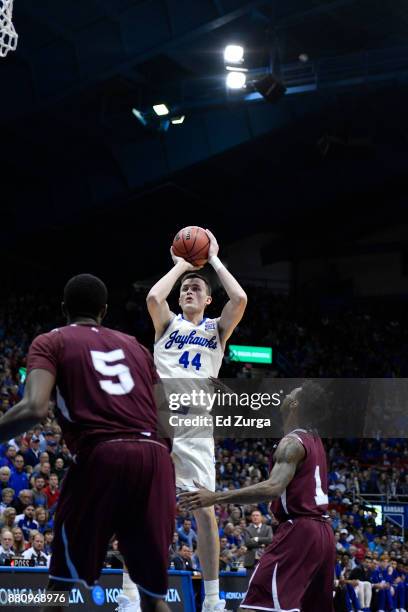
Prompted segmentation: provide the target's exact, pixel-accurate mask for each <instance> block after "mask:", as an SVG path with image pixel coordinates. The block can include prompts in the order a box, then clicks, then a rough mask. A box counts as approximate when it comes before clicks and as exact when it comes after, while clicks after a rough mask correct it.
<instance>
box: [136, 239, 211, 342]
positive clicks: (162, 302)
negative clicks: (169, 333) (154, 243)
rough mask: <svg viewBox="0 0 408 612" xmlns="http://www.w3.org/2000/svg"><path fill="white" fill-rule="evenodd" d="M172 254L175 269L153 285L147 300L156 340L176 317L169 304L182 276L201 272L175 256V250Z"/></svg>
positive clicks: (171, 251) (171, 250)
mask: <svg viewBox="0 0 408 612" xmlns="http://www.w3.org/2000/svg"><path fill="white" fill-rule="evenodd" d="M170 253H171V257H172V259H173V262H174V267H173V268H172V269H171V270H170V271H169V272H167V274H165V275H164V276H163V277H162V278H161V279H160V280H159V281H157V283H156V284H155V285H153V287H152V288H151V289H150V291H149V293H148V294H147V298H146V302H147V310H148V311H149V315H150V317H151V319H152V321H153V325H154V331H155V336H156V340H158V339H159V338H161V336H162V335H163V334H164V332H165V330H166V328H167V326H168V325H169V323H170V321H171V320H172V318H173V317H174V313H172V312H171V310H170V308H169V305H168V303H167V298H168V296H169V293H170V291H171V290H172V289H173V287H174V285H175V284H176V282H177V281H178V279H179V278H180V276H182V275H183V274H186V273H187V272H193V271H194V270H200V268H196V267H194V266H193V265H192V264H190V263H188V261H186V260H185V259H183V258H182V257H177V256H176V255H174V253H173V248H171V249H170Z"/></svg>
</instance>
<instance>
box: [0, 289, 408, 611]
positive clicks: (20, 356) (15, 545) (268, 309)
mask: <svg viewBox="0 0 408 612" xmlns="http://www.w3.org/2000/svg"><path fill="white" fill-rule="evenodd" d="M248 293H249V301H248V311H247V314H246V316H245V319H244V321H243V322H242V323H241V324H240V326H239V328H238V329H237V331H236V335H235V337H234V339H235V340H237V341H238V340H239V342H240V343H242V344H251V345H255V344H263V345H267V346H273V348H274V355H278V354H279V355H280V356H281V362H280V363H274V364H273V366H272V368H269V370H267V373H268V375H272V376H285V375H291V374H292V373H295V374H296V376H314V377H317V376H322V377H325V376H331V377H337V376H338V377H340V376H342V377H346V376H350V377H357V376H358V377H364V376H367V377H368V376H372V377H402V376H405V369H406V368H407V363H408V359H407V357H408V354H407V353H408V336H407V333H408V332H407V331H406V330H407V329H408V327H407V325H406V324H405V323H406V322H405V318H406V314H405V313H404V309H403V308H401V310H400V311H398V312H397V311H396V310H395V309H394V308H393V309H391V310H388V311H387V309H386V308H384V307H382V308H380V307H379V308H377V309H372V310H367V309H364V308H363V306H362V305H358V306H355V307H354V309H352V308H349V309H342V310H340V311H336V310H335V309H334V310H333V309H328V310H327V311H322V310H321V309H317V307H313V308H312V307H310V308H309V309H308V310H306V309H305V308H303V309H300V308H299V306H295V305H294V304H293V303H292V302H291V301H290V300H289V299H288V298H284V297H274V296H271V295H270V294H269V293H268V292H267V291H266V290H259V289H250V290H249V291H248ZM217 300H219V296H218V295H217V293H216V294H215V303H216V306H215V309H216V308H217ZM113 311H114V313H115V309H113ZM57 312H58V305H57V302H56V301H52V300H49V299H44V298H43V297H42V296H38V297H36V298H34V297H33V296H25V297H24V298H18V297H11V298H9V300H8V302H7V303H6V304H5V306H3V307H2V309H0V414H1V413H4V412H6V411H7V410H8V409H9V408H10V407H11V406H12V405H14V404H15V403H16V402H17V401H18V400H19V398H20V397H21V396H22V393H23V389H24V376H25V373H24V369H22V368H24V366H25V356H26V353H27V349H28V346H29V344H30V342H31V340H32V339H33V338H34V337H35V336H36V335H37V334H38V333H41V332H42V331H48V330H50V329H52V328H53V327H55V326H56V325H58V324H62V323H63V321H62V319H61V318H59V316H58V315H57V314H56V313H57ZM118 312H119V310H117V311H116V313H115V315H110V316H111V317H112V318H111V319H108V320H107V321H106V324H107V325H110V326H112V327H114V326H116V321H118V324H117V327H119V328H122V329H125V331H128V332H131V333H134V334H135V335H136V336H137V337H138V338H139V339H140V340H141V341H143V342H144V343H145V344H146V345H148V346H151V343H152V330H151V327H150V324H149V320H148V317H147V314H146V312H145V305H144V292H134V293H133V294H132V295H131V296H128V298H127V301H126V308H125V309H124V311H123V312H122V313H119V315H118V316H117V313H118ZM387 312H392V316H387ZM210 316H211V313H210ZM113 317H116V318H113ZM112 320H114V321H115V324H113V322H112ZM254 321H256V325H255V324H254ZM224 371H225V373H226V375H228V376H236V375H242V365H241V366H240V367H239V368H237V366H236V365H235V364H231V363H228V360H227V362H226V363H225V365H224ZM244 375H248V376H251V371H250V368H248V369H247V370H246V371H245V369H244ZM55 415H56V408H55V405H54V403H53V402H50V406H49V412H48V416H47V418H46V419H45V420H44V421H43V422H42V424H41V425H39V426H38V427H36V428H35V429H34V430H32V431H30V432H26V434H25V435H23V436H19V437H18V438H15V439H14V440H11V441H9V443H8V444H5V445H3V446H1V447H0V495H1V499H0V530H1V541H0V564H7V562H8V560H10V558H11V557H12V556H13V555H14V556H23V557H24V558H29V559H30V560H32V563H33V564H35V565H46V566H47V565H49V559H50V554H51V545H52V539H53V531H52V529H53V520H54V515H55V508H56V503H57V501H58V496H59V490H60V487H61V482H62V480H63V478H64V474H65V473H66V470H67V468H68V467H69V465H70V463H71V462H72V457H71V455H70V452H69V449H68V448H67V446H66V445H65V444H64V441H63V440H62V438H61V429H60V427H59V425H58V423H57V421H56V418H55ZM272 444H273V441H272V440H267V439H257V440H255V439H254V440H233V439H227V440H218V441H217V444H216V449H217V455H216V469H217V486H218V487H219V488H221V489H225V488H237V487H242V486H247V485H250V484H255V483H257V482H259V481H260V480H262V479H264V478H266V477H267V475H268V465H269V458H270V451H271V448H272ZM325 444H326V448H327V453H328V458H329V466H330V473H329V502H330V505H329V511H330V517H331V522H332V527H333V530H334V533H335V539H336V548H337V553H338V554H337V564H336V569H335V572H336V585H337V592H336V602H337V603H336V605H338V606H340V607H338V610H344V609H347V610H363V609H369V608H370V605H371V606H374V607H372V609H373V610H388V609H389V610H394V609H398V610H405V608H406V605H405V594H406V588H407V587H406V584H407V579H406V576H408V543H407V542H406V541H405V540H404V537H403V532H402V530H401V528H400V527H399V526H398V525H396V524H394V523H391V522H389V521H387V520H383V519H382V517H381V514H380V513H379V507H378V504H381V503H392V504H394V503H401V502H406V501H408V441H407V440H405V439H399V438H392V439H342V440H340V439H326V440H325ZM216 516H217V521H218V524H219V535H220V544H221V554H220V570H236V569H240V568H247V569H249V570H251V569H252V568H253V567H254V566H255V565H256V562H257V560H258V559H259V557H260V555H261V554H262V552H263V550H264V548H265V547H266V546H267V545H268V543H270V541H271V540H272V538H273V531H274V529H275V528H276V521H275V518H274V516H273V515H272V514H271V513H270V511H269V507H268V505H267V504H259V505H256V506H237V505H228V506H218V507H216ZM254 529H255V530H256V533H258V531H259V533H260V535H259V536H257V537H256V539H255V536H254V535H253V534H254ZM261 531H262V534H261ZM196 542H197V536H196V524H195V521H194V517H193V516H191V515H189V514H188V513H185V512H180V513H179V514H178V518H177V525H176V528H175V533H174V539H173V544H172V546H171V549H170V552H169V567H171V568H175V569H190V570H192V571H194V570H198V569H199V567H200V562H199V558H198V556H197V552H196ZM106 566H107V567H120V566H121V557H120V553H119V550H118V542H117V540H116V539H115V538H113V539H112V542H111V544H110V548H109V552H108V555H107V560H106ZM339 602H340V603H339ZM341 606H342V607H341Z"/></svg>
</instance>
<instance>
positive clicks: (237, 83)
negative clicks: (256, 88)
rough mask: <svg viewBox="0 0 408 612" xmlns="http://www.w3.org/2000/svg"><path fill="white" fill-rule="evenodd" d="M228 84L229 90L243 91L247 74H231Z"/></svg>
mask: <svg viewBox="0 0 408 612" xmlns="http://www.w3.org/2000/svg"><path fill="white" fill-rule="evenodd" d="M226 83H227V87H228V89H243V88H244V87H245V84H246V74H245V72H229V73H228V76H227V80H226Z"/></svg>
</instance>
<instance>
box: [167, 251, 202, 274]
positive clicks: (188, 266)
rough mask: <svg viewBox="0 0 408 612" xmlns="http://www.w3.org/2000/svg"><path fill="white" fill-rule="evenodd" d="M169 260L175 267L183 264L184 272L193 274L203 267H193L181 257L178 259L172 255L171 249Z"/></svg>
mask: <svg viewBox="0 0 408 612" xmlns="http://www.w3.org/2000/svg"><path fill="white" fill-rule="evenodd" d="M170 254H171V258H172V260H173V262H174V265H175V266H176V265H177V264H178V263H180V262H183V264H184V267H185V270H186V272H195V271H196V270H201V268H202V267H203V266H193V264H191V263H189V262H188V261H186V260H185V259H183V257H178V255H175V254H174V250H173V247H171V249H170Z"/></svg>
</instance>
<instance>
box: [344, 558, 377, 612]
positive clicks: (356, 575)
mask: <svg viewBox="0 0 408 612" xmlns="http://www.w3.org/2000/svg"><path fill="white" fill-rule="evenodd" d="M370 577H371V569H370V562H369V560H368V559H364V560H363V561H362V562H361V563H360V564H358V565H356V567H355V568H354V569H352V570H351V572H350V574H349V579H350V580H351V581H355V582H356V584H353V587H354V589H355V592H356V595H357V597H358V600H359V602H360V604H361V607H362V609H363V610H365V609H369V608H370V606H371V598H372V585H371V582H370Z"/></svg>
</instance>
